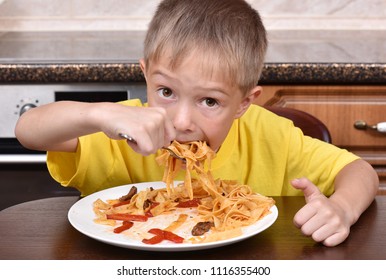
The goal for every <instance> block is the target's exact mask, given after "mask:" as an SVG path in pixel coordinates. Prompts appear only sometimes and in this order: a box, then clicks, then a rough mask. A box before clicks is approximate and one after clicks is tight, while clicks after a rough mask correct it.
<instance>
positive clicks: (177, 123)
mask: <svg viewBox="0 0 386 280" xmlns="http://www.w3.org/2000/svg"><path fill="white" fill-rule="evenodd" d="M173 124H174V127H175V128H176V130H177V131H188V130H193V128H194V124H193V112H192V111H191V110H190V109H188V108H186V107H185V108H183V107H180V108H178V109H177V110H176V111H175V114H174V118H173Z"/></svg>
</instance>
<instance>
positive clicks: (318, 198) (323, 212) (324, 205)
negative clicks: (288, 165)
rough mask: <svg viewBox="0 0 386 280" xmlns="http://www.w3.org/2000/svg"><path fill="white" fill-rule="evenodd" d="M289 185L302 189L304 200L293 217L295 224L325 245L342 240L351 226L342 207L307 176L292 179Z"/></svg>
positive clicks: (336, 243)
mask: <svg viewBox="0 0 386 280" xmlns="http://www.w3.org/2000/svg"><path fill="white" fill-rule="evenodd" d="M291 185H292V186H293V187H294V188H296V189H299V190H301V191H303V194H304V197H305V200H306V205H305V206H304V207H303V208H301V209H300V210H299V211H298V212H297V213H296V215H295V217H294V224H295V226H296V227H297V228H299V229H300V230H301V231H302V233H303V234H304V235H306V236H311V237H312V239H314V240H315V241H316V242H322V243H323V244H324V245H326V246H335V245H338V244H339V243H341V242H343V241H344V240H345V239H346V238H347V236H348V235H349V233H350V226H351V223H350V222H349V219H348V217H347V216H346V214H345V211H344V210H343V208H342V207H341V206H340V205H339V204H338V203H336V202H334V201H332V200H331V199H329V198H327V197H326V196H325V195H323V194H322V193H321V192H320V190H319V189H318V187H317V186H315V185H314V184H313V183H312V182H311V181H309V180H308V179H307V178H300V179H294V180H292V181H291Z"/></svg>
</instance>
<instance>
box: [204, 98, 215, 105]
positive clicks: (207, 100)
mask: <svg viewBox="0 0 386 280" xmlns="http://www.w3.org/2000/svg"><path fill="white" fill-rule="evenodd" d="M217 104H218V102H217V101H216V100H215V99H213V98H206V99H205V105H206V106H208V107H214V106H216V105H217Z"/></svg>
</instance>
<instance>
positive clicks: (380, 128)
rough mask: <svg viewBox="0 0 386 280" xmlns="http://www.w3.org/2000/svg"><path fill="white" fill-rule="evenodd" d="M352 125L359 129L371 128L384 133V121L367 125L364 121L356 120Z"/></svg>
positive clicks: (385, 126)
mask: <svg viewBox="0 0 386 280" xmlns="http://www.w3.org/2000/svg"><path fill="white" fill-rule="evenodd" d="M354 127H355V128H356V129H361V130H365V129H372V130H375V131H378V132H380V133H386V122H380V123H377V124H374V125H368V124H367V123H366V122H365V121H356V122H355V123H354Z"/></svg>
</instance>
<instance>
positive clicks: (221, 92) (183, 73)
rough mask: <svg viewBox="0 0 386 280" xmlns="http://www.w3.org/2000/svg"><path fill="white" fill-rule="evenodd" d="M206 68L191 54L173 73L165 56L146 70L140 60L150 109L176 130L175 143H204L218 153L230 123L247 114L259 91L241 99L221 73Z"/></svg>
mask: <svg viewBox="0 0 386 280" xmlns="http://www.w3.org/2000/svg"><path fill="white" fill-rule="evenodd" d="M205 65H206V64H205V62H203V61H202V59H200V56H197V55H195V54H194V53H193V54H192V55H190V56H189V57H187V58H185V59H184V60H183V61H182V62H181V63H180V64H179V65H178V66H177V67H175V69H173V70H172V69H171V68H170V67H169V59H168V57H167V56H163V57H162V58H160V60H159V62H158V63H154V62H153V63H150V66H149V67H148V68H146V66H145V65H144V62H143V61H142V60H141V66H142V69H143V72H144V73H145V76H146V82H147V98H148V103H149V106H152V107H163V108H165V110H166V112H167V115H168V116H169V118H170V119H171V120H172V122H173V124H174V127H175V129H176V134H177V137H176V140H177V141H178V142H181V143H183V142H189V141H196V140H200V141H206V142H207V143H208V145H209V146H210V147H211V148H212V149H213V150H214V151H217V150H218V149H219V147H220V146H221V144H222V142H223V141H224V139H225V137H226V135H227V134H228V131H229V129H230V127H231V125H232V123H233V120H234V119H235V118H238V117H240V116H241V115H242V114H243V113H244V112H245V111H246V109H247V108H248V106H249V105H250V103H251V102H252V101H253V99H254V98H255V97H256V96H257V95H258V93H259V91H258V93H256V91H251V93H249V94H247V95H246V96H243V94H242V92H241V91H240V90H239V89H238V87H237V86H235V85H232V84H230V83H229V82H227V81H226V79H225V78H224V77H223V76H222V75H221V74H222V71H218V70H217V69H213V71H208V70H211V69H212V68H209V69H206V68H205ZM208 74H209V75H208Z"/></svg>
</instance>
